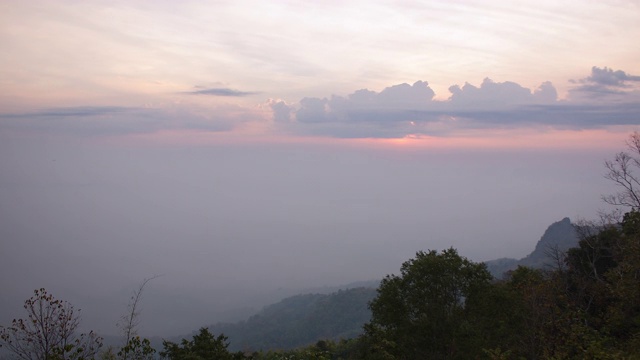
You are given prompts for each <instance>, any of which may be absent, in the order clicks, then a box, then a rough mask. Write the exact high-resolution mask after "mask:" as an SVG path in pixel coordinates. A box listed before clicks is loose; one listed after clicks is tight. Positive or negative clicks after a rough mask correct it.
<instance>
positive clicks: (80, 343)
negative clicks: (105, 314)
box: [0, 289, 102, 360]
mask: <svg viewBox="0 0 640 360" xmlns="http://www.w3.org/2000/svg"><path fill="white" fill-rule="evenodd" d="M24 308H25V310H26V311H27V318H26V319H14V320H13V321H12V323H11V325H10V326H8V327H0V340H1V341H2V343H3V346H4V347H6V348H7V349H8V350H9V351H11V352H12V353H13V354H14V355H15V356H16V357H17V358H19V359H22V360H58V359H62V360H85V359H92V358H94V356H95V355H96V354H97V353H98V351H99V349H100V347H102V338H100V337H98V336H97V335H96V334H94V333H93V331H91V332H89V333H86V334H77V330H78V326H79V324H80V315H79V313H78V312H77V311H76V310H75V309H74V308H73V306H72V305H71V304H70V303H68V302H67V301H64V300H58V299H56V298H54V297H53V295H51V294H49V293H47V291H46V290H45V289H38V290H35V291H34V295H33V296H32V297H31V298H29V299H28V300H26V301H25V302H24Z"/></svg>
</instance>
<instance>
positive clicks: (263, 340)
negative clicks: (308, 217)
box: [209, 282, 378, 351]
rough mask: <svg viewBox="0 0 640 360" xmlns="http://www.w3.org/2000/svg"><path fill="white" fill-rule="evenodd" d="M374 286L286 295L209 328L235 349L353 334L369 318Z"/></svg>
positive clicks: (302, 343) (266, 347)
mask: <svg viewBox="0 0 640 360" xmlns="http://www.w3.org/2000/svg"><path fill="white" fill-rule="evenodd" d="M377 285H378V282H375V287H377ZM375 287H359V288H352V289H348V290H339V291H337V292H335V293H332V294H305V295H296V296H292V297H288V298H286V299H284V300H282V301H280V302H278V303H276V304H273V305H270V306H267V307H265V308H264V309H263V310H262V311H260V312H259V313H258V314H256V315H254V316H251V317H250V318H249V319H248V320H246V321H241V322H238V323H233V324H232V323H218V324H215V325H212V326H210V327H209V330H210V331H211V332H212V333H214V334H221V333H222V334H224V335H226V336H227V337H228V338H229V342H230V345H229V349H231V350H234V351H236V350H252V351H253V350H260V349H263V350H269V349H293V348H297V347H300V346H305V345H309V344H313V343H315V342H317V341H319V340H323V339H334V340H338V339H341V338H344V339H347V338H353V337H356V336H358V335H360V334H361V333H362V326H363V325H364V324H365V323H367V322H368V321H369V320H370V318H371V312H370V310H369V307H368V303H369V301H371V300H372V299H373V298H374V297H375V296H376V289H375Z"/></svg>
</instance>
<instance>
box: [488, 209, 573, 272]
mask: <svg viewBox="0 0 640 360" xmlns="http://www.w3.org/2000/svg"><path fill="white" fill-rule="evenodd" d="M577 245H578V234H577V232H576V229H575V227H574V225H573V224H572V223H571V220H570V219H569V218H564V219H562V220H560V221H558V222H555V223H553V224H551V225H550V226H549V227H548V228H547V230H546V231H545V232H544V235H542V237H541V238H540V240H539V241H538V243H537V244H536V247H535V249H534V250H533V251H532V252H531V254H529V255H527V256H525V257H524V258H522V259H520V260H517V259H511V258H501V259H496V260H491V261H486V262H485V264H486V265H487V268H488V269H489V271H490V272H491V274H492V275H493V276H494V277H495V278H502V276H503V275H504V273H505V272H507V271H509V270H513V269H515V268H517V267H518V265H522V266H528V267H532V268H538V269H542V268H544V267H546V266H551V265H552V264H553V258H552V252H554V251H555V250H558V251H560V252H564V251H567V250H568V249H570V248H572V247H576V246H577Z"/></svg>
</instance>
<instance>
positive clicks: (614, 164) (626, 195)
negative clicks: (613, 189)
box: [602, 132, 640, 210]
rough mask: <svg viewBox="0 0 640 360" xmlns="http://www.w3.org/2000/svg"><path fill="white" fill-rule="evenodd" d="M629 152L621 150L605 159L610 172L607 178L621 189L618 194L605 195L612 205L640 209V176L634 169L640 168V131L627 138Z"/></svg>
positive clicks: (605, 198)
mask: <svg viewBox="0 0 640 360" xmlns="http://www.w3.org/2000/svg"><path fill="white" fill-rule="evenodd" d="M627 147H628V148H629V152H626V151H621V152H619V153H618V154H616V156H615V157H614V159H613V160H607V161H605V163H604V164H605V167H606V168H607V170H608V172H607V173H606V174H605V178H607V179H609V180H611V181H613V182H614V183H615V184H616V185H617V186H618V187H619V188H621V189H620V191H619V192H618V193H616V194H612V195H606V196H603V197H602V199H603V200H604V201H605V202H606V203H608V204H611V205H615V206H626V207H630V208H631V209H633V210H638V209H640V178H638V176H637V175H636V174H635V173H634V169H635V170H638V169H640V133H638V132H634V133H633V134H631V136H629V140H627Z"/></svg>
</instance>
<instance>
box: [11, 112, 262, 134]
mask: <svg viewBox="0 0 640 360" xmlns="http://www.w3.org/2000/svg"><path fill="white" fill-rule="evenodd" d="M258 116H259V115H257V114H256V113H255V111H252V110H251V109H246V108H242V107H239V106H234V105H225V106H219V107H217V108H215V109H204V110H203V109H194V108H188V107H185V106H174V107H167V108H135V107H117V106H82V107H61V108H48V109H43V110H39V111H33V112H24V113H5V114H0V131H3V130H4V131H17V132H27V133H47V134H59V135H74V136H117V135H126V134H141V133H154V132H158V131H163V130H199V131H211V132H221V131H231V130H234V129H236V128H237V127H238V126H242V125H243V124H244V123H246V122H247V121H250V120H249V119H256V118H257V117H258Z"/></svg>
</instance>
